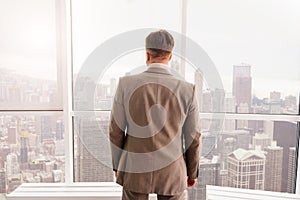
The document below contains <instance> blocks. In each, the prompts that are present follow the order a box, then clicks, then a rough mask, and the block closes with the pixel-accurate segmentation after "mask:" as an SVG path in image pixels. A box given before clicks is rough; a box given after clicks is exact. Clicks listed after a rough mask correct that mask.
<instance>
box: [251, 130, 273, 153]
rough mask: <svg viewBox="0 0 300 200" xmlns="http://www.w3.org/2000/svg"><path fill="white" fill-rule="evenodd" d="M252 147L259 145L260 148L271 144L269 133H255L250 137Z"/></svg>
mask: <svg viewBox="0 0 300 200" xmlns="http://www.w3.org/2000/svg"><path fill="white" fill-rule="evenodd" d="M252 145H253V149H255V148H256V147H258V146H259V147H260V148H261V149H262V150H263V149H264V148H266V147H268V146H270V145H271V139H270V137H269V135H267V134H265V133H256V134H255V135H254V136H253V138H252Z"/></svg>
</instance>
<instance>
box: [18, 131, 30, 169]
mask: <svg viewBox="0 0 300 200" xmlns="http://www.w3.org/2000/svg"><path fill="white" fill-rule="evenodd" d="M28 142H29V140H28V133H24V135H23V136H21V137H20V143H21V148H20V168H21V169H22V170H24V169H27V168H28Z"/></svg>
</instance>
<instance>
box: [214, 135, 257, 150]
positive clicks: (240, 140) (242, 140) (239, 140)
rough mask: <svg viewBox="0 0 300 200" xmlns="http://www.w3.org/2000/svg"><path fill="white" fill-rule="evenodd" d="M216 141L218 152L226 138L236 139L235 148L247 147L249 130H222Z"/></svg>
mask: <svg viewBox="0 0 300 200" xmlns="http://www.w3.org/2000/svg"><path fill="white" fill-rule="evenodd" d="M218 138H219V141H218V152H222V151H223V148H224V141H225V139H226V138H235V139H236V148H242V149H249V144H250V141H251V140H250V138H251V137H250V132H249V131H248V130H231V131H223V132H222V133H221V135H220V137H218Z"/></svg>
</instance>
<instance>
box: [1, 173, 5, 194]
mask: <svg viewBox="0 0 300 200" xmlns="http://www.w3.org/2000/svg"><path fill="white" fill-rule="evenodd" d="M0 193H4V194H5V193H6V173H5V170H4V169H0Z"/></svg>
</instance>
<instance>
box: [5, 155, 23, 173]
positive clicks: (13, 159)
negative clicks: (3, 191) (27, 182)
mask: <svg viewBox="0 0 300 200" xmlns="http://www.w3.org/2000/svg"><path fill="white" fill-rule="evenodd" d="M6 172H7V177H10V176H13V175H16V174H19V173H20V167H19V163H18V156H17V155H16V154H15V153H10V154H8V155H7V157H6Z"/></svg>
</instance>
